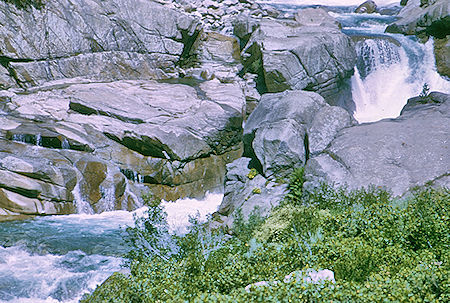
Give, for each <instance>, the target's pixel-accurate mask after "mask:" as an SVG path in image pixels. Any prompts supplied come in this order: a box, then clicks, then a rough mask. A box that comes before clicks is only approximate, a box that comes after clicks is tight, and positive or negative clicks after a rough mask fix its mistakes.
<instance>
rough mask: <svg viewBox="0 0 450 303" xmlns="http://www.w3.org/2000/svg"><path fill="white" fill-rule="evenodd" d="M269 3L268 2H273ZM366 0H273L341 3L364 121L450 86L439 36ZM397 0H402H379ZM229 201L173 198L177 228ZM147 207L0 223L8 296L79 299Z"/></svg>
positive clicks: (289, 6)
mask: <svg viewBox="0 0 450 303" xmlns="http://www.w3.org/2000/svg"><path fill="white" fill-rule="evenodd" d="M261 2H262V3H266V5H268V4H267V2H268V1H261ZM361 2H362V1H361V0H345V1H339V0H328V1H327V0H318V1H312V0H311V1H310V0H306V1H301V0H299V1H294V0H292V1H288V0H286V1H283V0H281V1H270V3H271V4H270V5H273V6H275V7H276V8H278V9H280V10H282V11H283V13H284V14H287V15H289V14H293V13H294V12H295V11H296V10H298V8H299V7H304V6H308V5H312V4H322V5H340V6H339V7H335V8H333V12H332V13H331V14H332V15H333V16H334V17H335V18H337V19H338V20H339V21H340V22H341V24H342V26H343V31H344V32H345V33H346V34H348V35H350V36H352V37H354V39H355V41H357V42H356V51H357V53H358V63H357V65H356V66H355V73H354V76H353V77H352V79H351V82H352V95H353V100H354V102H355V108H356V110H355V112H354V117H355V118H356V119H357V120H358V121H359V122H371V121H376V120H380V119H384V118H394V117H397V116H398V115H399V113H400V111H401V109H402V107H403V106H404V104H405V103H406V101H407V99H408V98H410V97H412V96H417V95H418V94H419V93H420V92H421V90H422V87H423V85H424V84H425V83H427V85H428V86H429V87H430V89H431V90H438V91H443V92H450V82H449V81H447V80H445V79H443V78H442V77H440V76H439V75H438V74H437V72H436V69H435V62H434V57H433V41H432V40H430V41H428V42H427V43H426V44H421V43H419V42H418V41H417V40H416V38H415V37H405V36H402V35H396V34H384V29H385V28H386V25H387V24H388V23H390V22H392V21H393V20H394V17H392V16H382V15H379V14H372V15H367V14H354V13H352V11H353V10H354V8H355V7H354V5H357V4H359V3H361ZM392 2H396V1H391V0H385V1H377V3H378V4H379V5H382V4H384V5H388V4H391V3H392ZM274 3H275V4H274ZM349 5H351V7H348V6H349ZM221 200H222V195H218V194H208V195H207V196H206V198H205V200H202V201H198V200H190V199H185V200H181V201H178V202H177V203H165V206H166V209H167V212H168V214H169V217H168V219H169V224H170V226H171V228H172V229H173V230H174V231H177V232H184V229H185V227H186V225H187V220H188V215H189V214H195V213H196V212H197V211H199V212H200V214H201V216H203V217H205V215H206V214H207V213H210V212H213V211H215V210H216V209H217V206H218V205H219V204H220V202H221ZM144 210H145V209H143V208H141V209H139V210H137V211H135V212H134V213H130V212H125V211H115V212H107V213H103V214H76V215H68V216H49V217H39V218H34V219H27V220H23V221H15V222H3V223H0V301H2V302H30V303H38V302H77V301H78V300H79V298H80V297H81V296H82V295H83V293H86V292H90V291H92V290H93V289H95V287H96V285H98V284H100V283H101V282H103V281H104V280H105V279H106V278H107V277H108V276H109V275H110V274H112V273H113V272H115V271H118V270H120V269H121V265H122V263H123V259H122V257H121V256H122V255H123V254H124V253H125V252H126V251H127V249H128V248H127V247H126V245H125V244H124V242H123V230H124V228H125V227H126V226H132V224H133V215H139V214H142V213H143V211H144Z"/></svg>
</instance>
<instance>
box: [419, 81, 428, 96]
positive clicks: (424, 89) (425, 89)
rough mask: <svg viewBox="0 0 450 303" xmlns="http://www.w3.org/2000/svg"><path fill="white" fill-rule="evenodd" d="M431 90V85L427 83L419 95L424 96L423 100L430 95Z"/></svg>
mask: <svg viewBox="0 0 450 303" xmlns="http://www.w3.org/2000/svg"><path fill="white" fill-rule="evenodd" d="M429 92H430V87H429V86H428V84H427V83H424V84H423V87H422V92H421V93H420V95H419V97H420V98H422V100H424V99H426V98H427V97H428V93H429Z"/></svg>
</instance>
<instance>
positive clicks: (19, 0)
mask: <svg viewBox="0 0 450 303" xmlns="http://www.w3.org/2000/svg"><path fill="white" fill-rule="evenodd" d="M2 1H3V2H6V3H11V4H14V5H15V6H16V7H17V8H21V9H26V8H30V7H32V6H33V7H35V8H38V9H39V8H42V7H43V6H44V5H45V0H2Z"/></svg>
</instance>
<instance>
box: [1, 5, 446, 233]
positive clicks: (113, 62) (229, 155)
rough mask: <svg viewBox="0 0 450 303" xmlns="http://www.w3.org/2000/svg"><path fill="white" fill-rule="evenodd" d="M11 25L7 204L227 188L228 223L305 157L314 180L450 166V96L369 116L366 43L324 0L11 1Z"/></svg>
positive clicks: (14, 208) (398, 181)
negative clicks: (362, 75) (358, 45)
mask: <svg viewBox="0 0 450 303" xmlns="http://www.w3.org/2000/svg"><path fill="white" fill-rule="evenodd" d="M433 5H435V4H433ZM405 9H406V8H405ZM399 22H400V21H399ZM0 41H2V42H3V43H0V215H17V214H30V215H47V214H66V213H74V212H91V213H92V212H102V211H107V210H113V209H128V210H131V209H134V208H136V207H137V206H139V205H140V201H139V200H140V196H141V194H142V192H146V191H148V190H151V191H152V192H153V193H154V194H155V195H157V196H158V197H160V198H165V199H170V200H175V199H178V198H180V197H186V196H190V197H197V196H201V195H203V194H205V192H206V191H213V190H222V189H223V188H224V191H225V198H224V201H223V203H222V205H221V207H220V209H219V211H218V213H217V214H216V217H217V218H219V219H218V221H222V222H225V223H227V224H228V223H230V222H231V221H232V214H233V212H234V211H235V210H237V209H241V210H242V211H243V213H244V216H248V215H249V214H250V212H251V211H252V210H253V209H254V207H255V206H257V207H259V208H260V210H262V212H263V213H268V212H269V211H270V209H271V208H272V207H273V206H275V205H277V204H278V203H279V201H280V199H281V198H282V196H283V194H284V191H285V189H286V186H285V185H282V184H281V185H280V180H282V179H283V178H286V177H287V176H288V175H289V174H290V173H292V171H294V170H295V168H296V167H302V166H305V165H306V178H307V183H306V187H309V188H313V187H314V186H317V184H318V183H319V182H321V181H328V182H331V183H335V184H341V185H344V184H345V185H347V186H349V187H350V188H356V187H360V186H368V185H369V184H373V183H375V184H377V185H381V186H387V187H392V189H393V191H394V193H396V194H404V193H405V192H406V191H408V190H409V189H410V188H411V187H412V186H416V185H423V184H424V183H426V182H428V181H431V182H432V183H433V184H443V185H448V182H449V181H448V171H449V166H450V165H449V159H448V156H446V155H447V154H448V152H447V150H446V148H447V147H446V144H445V143H446V142H447V141H448V130H447V127H446V125H448V102H440V103H436V104H434V103H433V104H431V105H423V104H419V105H417V106H418V107H417V106H416V107H414V105H413V104H410V108H409V109H408V110H406V109H405V113H404V114H402V116H401V117H399V118H398V119H395V120H385V121H380V122H376V123H372V124H366V125H356V122H355V121H354V119H353V118H352V116H351V113H349V112H348V111H347V110H346V109H348V108H349V107H348V106H347V105H348V104H349V103H352V100H351V98H350V99H349V94H348V92H347V91H345V90H346V89H348V88H349V85H348V81H349V79H350V77H351V75H352V73H353V69H354V66H355V64H356V56H357V55H356V52H355V46H354V43H353V41H352V39H350V38H349V37H348V36H346V35H345V34H343V33H342V31H341V25H340V24H339V23H338V22H337V21H336V20H335V19H334V18H332V17H331V16H330V15H329V14H328V13H327V11H326V10H324V9H321V8H307V9H303V10H299V11H298V12H296V13H295V15H294V16H292V17H286V16H283V15H282V14H281V13H280V12H278V11H277V10H276V9H274V8H270V7H263V6H261V5H259V4H258V3H256V2H253V1H237V0H195V1H183V0H173V1H172V0H167V1H162V0H146V1H144V0H133V1H129V0H106V1H102V0H87V1H86V0H76V1H66V0H58V1H43V2H42V5H35V6H33V5H25V6H20V5H19V6H18V5H14V4H13V2H11V1H1V2H0ZM444 49H445V47H444ZM443 58H444V59H445V60H448V56H446V55H443ZM348 99H349V100H348ZM444 99H445V98H444ZM419 103H420V102H419ZM336 105H340V106H336ZM422 107H423V108H422ZM411 108H413V109H411ZM419 108H420V110H418V109H419ZM414 142H421V143H420V144H413V143H414ZM382 146H385V147H383V148H382ZM242 155H243V156H244V157H242V158H241V156H242ZM251 168H254V170H252V171H251V170H250V169H251ZM255 171H256V174H255ZM249 174H250V176H251V178H250V177H249ZM392 184H394V186H391V185H392Z"/></svg>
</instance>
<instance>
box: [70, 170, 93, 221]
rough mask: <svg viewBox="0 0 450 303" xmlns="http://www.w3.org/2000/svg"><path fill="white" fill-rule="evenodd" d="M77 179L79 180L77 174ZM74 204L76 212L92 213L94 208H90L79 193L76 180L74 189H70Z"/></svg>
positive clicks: (78, 184) (78, 183)
mask: <svg viewBox="0 0 450 303" xmlns="http://www.w3.org/2000/svg"><path fill="white" fill-rule="evenodd" d="M77 179H78V180H81V176H77ZM72 194H73V198H74V202H75V206H76V208H77V213H78V214H93V213H94V210H93V209H92V206H91V205H90V204H89V202H87V201H86V200H85V199H84V198H83V195H82V193H81V190H80V182H77V185H75V187H74V189H73V190H72Z"/></svg>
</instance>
